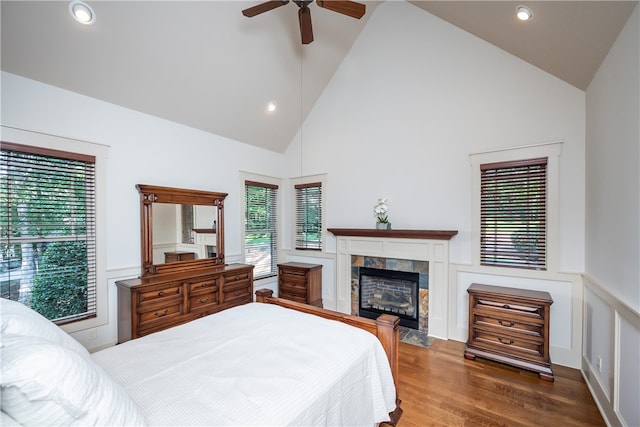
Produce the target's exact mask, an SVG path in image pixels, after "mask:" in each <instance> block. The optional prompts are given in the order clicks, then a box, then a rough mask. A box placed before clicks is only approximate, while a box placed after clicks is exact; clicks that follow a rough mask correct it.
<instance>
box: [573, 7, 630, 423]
mask: <svg viewBox="0 0 640 427" xmlns="http://www.w3.org/2000/svg"><path fill="white" fill-rule="evenodd" d="M639 28H640V7H638V6H637V5H636V8H635V10H634V12H633V14H632V15H631V17H630V18H629V21H628V22H627V24H626V26H625V27H624V29H623V30H622V32H621V33H620V35H619V37H618V39H617V40H616V42H615V44H614V46H613V47H612V49H611V50H610V52H609V54H608V55H607V57H606V59H605V61H604V62H603V64H602V65H601V67H600V69H599V70H598V72H597V74H596V76H595V78H594V80H593V81H592V82H591V84H590V86H589V88H588V89H587V92H586V106H587V146H586V206H587V214H586V255H585V258H586V262H585V279H586V280H585V284H586V285H587V288H586V290H585V298H584V306H585V309H584V314H585V321H584V353H583V360H582V368H583V371H584V372H585V375H586V377H587V381H588V383H589V385H590V387H591V388H592V390H593V391H594V396H595V397H596V401H597V402H598V404H599V405H600V407H601V408H602V409H603V413H604V414H605V416H606V418H607V419H608V420H609V422H610V424H612V425H628V426H636V425H640V406H638V396H639V395H640V363H639V361H640V313H639V311H640V172H639V170H640V168H639V167H638V165H639V164H640V29H639Z"/></svg>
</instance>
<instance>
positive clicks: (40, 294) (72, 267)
mask: <svg viewBox="0 0 640 427" xmlns="http://www.w3.org/2000/svg"><path fill="white" fill-rule="evenodd" d="M86 260H87V245H86V243H85V242H54V243H50V244H48V245H47V249H46V250H45V251H44V254H43V256H42V261H41V263H40V265H39V267H38V271H37V273H36V276H35V278H34V280H33V282H34V284H33V289H32V291H31V308H33V309H34V310H35V311H37V312H38V313H40V314H42V315H43V316H44V317H46V318H48V319H59V318H62V317H67V316H73V315H75V314H77V313H85V312H86V311H87V262H86Z"/></svg>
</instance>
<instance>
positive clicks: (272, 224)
mask: <svg viewBox="0 0 640 427" xmlns="http://www.w3.org/2000/svg"><path fill="white" fill-rule="evenodd" d="M277 203H278V186H277V185H272V184H265V183H262V182H255V181H245V232H244V247H245V262H246V263H248V264H253V265H254V266H255V268H254V270H253V276H254V278H256V279H260V278H264V277H269V276H275V275H276V274H277V265H278V227H277V225H278V219H277V214H278V210H277V207H278V205H277Z"/></svg>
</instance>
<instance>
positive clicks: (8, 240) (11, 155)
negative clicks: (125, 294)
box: [0, 142, 97, 323]
mask: <svg viewBox="0 0 640 427" xmlns="http://www.w3.org/2000/svg"><path fill="white" fill-rule="evenodd" d="M0 290H1V293H2V297H3V298H9V299H12V300H16V301H19V302H22V303H24V304H26V305H28V306H30V307H31V308H33V309H34V310H36V311H38V312H40V313H41V314H42V315H44V316H45V317H47V318H48V319H51V320H54V321H56V322H57V323H69V322H72V321H77V320H81V319H86V318H89V317H95V316H96V311H97V308H96V305H97V302H96V294H97V292H96V180H95V157H94V156H90V155H85V154H76V153H69V152H64V151H58V150H51V149H46V148H38V147H31V146H25V145H19V144H13V143H8V142H2V148H1V150H0Z"/></svg>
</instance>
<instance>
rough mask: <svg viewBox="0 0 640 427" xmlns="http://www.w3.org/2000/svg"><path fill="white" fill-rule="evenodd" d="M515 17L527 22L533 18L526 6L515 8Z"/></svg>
mask: <svg viewBox="0 0 640 427" xmlns="http://www.w3.org/2000/svg"><path fill="white" fill-rule="evenodd" d="M516 16H517V17H518V19H519V20H521V21H529V20H531V19H532V18H533V12H531V9H529V8H528V7H527V6H518V7H516Z"/></svg>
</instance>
